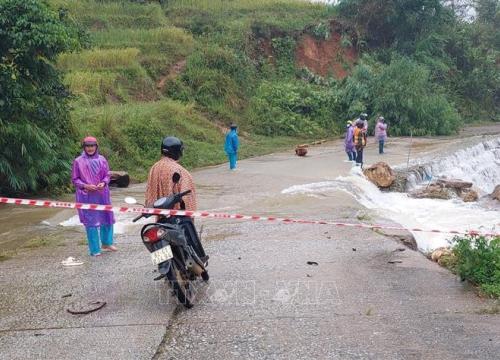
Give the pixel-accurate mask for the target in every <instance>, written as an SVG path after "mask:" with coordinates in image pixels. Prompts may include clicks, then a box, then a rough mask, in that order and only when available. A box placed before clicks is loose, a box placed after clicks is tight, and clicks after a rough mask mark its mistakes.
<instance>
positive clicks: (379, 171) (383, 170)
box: [363, 162, 396, 188]
mask: <svg viewBox="0 0 500 360" xmlns="http://www.w3.org/2000/svg"><path fill="white" fill-rule="evenodd" d="M363 173H364V174H365V176H366V177H367V178H368V179H369V180H370V181H371V182H372V183H374V184H375V185H377V186H378V187H380V188H387V187H389V186H391V185H392V183H393V182H394V180H396V175H395V173H394V171H393V170H392V169H391V167H390V166H389V165H387V164H386V163H385V162H378V163H376V164H373V165H371V166H370V167H368V168H366V169H364V170H363Z"/></svg>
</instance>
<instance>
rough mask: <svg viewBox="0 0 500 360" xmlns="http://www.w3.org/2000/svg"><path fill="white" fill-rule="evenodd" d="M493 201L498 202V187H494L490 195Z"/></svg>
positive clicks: (499, 196)
mask: <svg viewBox="0 0 500 360" xmlns="http://www.w3.org/2000/svg"><path fill="white" fill-rule="evenodd" d="M490 196H491V197H492V198H493V199H497V200H498V201H500V185H497V186H495V190H493V192H492V193H491V194H490Z"/></svg>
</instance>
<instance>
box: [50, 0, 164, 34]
mask: <svg viewBox="0 0 500 360" xmlns="http://www.w3.org/2000/svg"><path fill="white" fill-rule="evenodd" d="M49 3H50V4H51V6H52V7H53V8H55V9H59V8H64V9H67V10H68V12H69V13H70V14H71V16H72V17H74V18H75V19H76V20H77V21H78V22H80V23H81V24H82V25H83V26H84V27H86V28H89V29H93V30H103V29H109V28H145V29H150V28H156V27H160V26H163V25H166V19H165V16H164V14H163V10H162V8H161V6H160V5H159V4H139V3H134V2H132V1H127V0H122V1H92V0H78V1H77V0H49Z"/></svg>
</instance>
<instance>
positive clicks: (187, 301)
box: [167, 262, 194, 309]
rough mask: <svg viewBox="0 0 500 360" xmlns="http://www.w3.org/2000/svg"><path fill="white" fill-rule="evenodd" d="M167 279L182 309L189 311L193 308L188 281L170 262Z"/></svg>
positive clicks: (191, 293)
mask: <svg viewBox="0 0 500 360" xmlns="http://www.w3.org/2000/svg"><path fill="white" fill-rule="evenodd" d="M167 278H168V280H169V282H170V285H171V286H172V289H173V290H174V293H175V295H176V296H177V300H179V302H180V303H181V304H182V305H184V307H186V308H188V309H191V308H192V307H193V300H194V293H193V289H192V286H191V284H190V281H189V279H188V278H187V277H186V276H185V275H184V274H183V273H182V271H180V270H179V268H178V267H177V265H176V264H175V262H172V266H171V268H170V271H169V272H168V274H167Z"/></svg>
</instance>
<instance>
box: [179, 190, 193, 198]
mask: <svg viewBox="0 0 500 360" xmlns="http://www.w3.org/2000/svg"><path fill="white" fill-rule="evenodd" d="M189 193H191V190H186V191H183V192H181V193H178V194H177V196H179V198H182V197H183V196H184V195H187V194H189Z"/></svg>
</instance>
